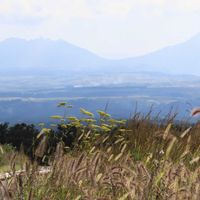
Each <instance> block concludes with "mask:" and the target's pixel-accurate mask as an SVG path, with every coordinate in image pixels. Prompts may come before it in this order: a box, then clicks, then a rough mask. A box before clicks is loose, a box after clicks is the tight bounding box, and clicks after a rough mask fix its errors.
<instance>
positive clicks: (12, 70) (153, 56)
mask: <svg viewBox="0 0 200 200" xmlns="http://www.w3.org/2000/svg"><path fill="white" fill-rule="evenodd" d="M0 69H1V71H0V75H5V74H9V75H44V74H45V75H55V74H57V75H59V74H62V75H63V74H69V75H70V74H72V75H73V74H81V73H84V74H94V73H115V72H116V73H120V72H133V73H134V72H153V73H154V72H159V73H169V74H195V75H200V34H199V35H197V36H195V37H193V38H191V39H190V40H188V41H186V42H184V43H181V44H178V45H174V46H169V47H166V48H163V49H161V50H158V51H155V52H152V53H149V54H147V55H144V56H139V57H133V58H125V59H120V60H111V59H110V60H109V59H105V58H103V57H100V56H98V55H96V54H94V53H92V52H90V51H88V50H86V49H83V48H80V47H78V46H75V45H72V44H70V43H67V42H65V41H63V40H49V39H34V40H25V39H18V38H11V39H6V40H4V41H2V42H0Z"/></svg>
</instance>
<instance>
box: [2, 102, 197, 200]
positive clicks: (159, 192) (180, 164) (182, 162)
mask: <svg viewBox="0 0 200 200" xmlns="http://www.w3.org/2000/svg"><path fill="white" fill-rule="evenodd" d="M59 106H61V107H64V109H65V108H66V109H68V107H69V105H68V104H66V103H61V104H59ZM80 111H81V113H82V114H83V118H81V119H77V118H76V117H74V116H57V115H55V116H52V118H53V119H55V120H59V122H58V123H60V126H61V127H62V128H63V130H67V129H70V128H71V127H75V128H76V131H75V132H72V133H69V134H75V136H74V139H73V145H71V146H65V145H64V142H62V141H60V142H59V143H58V145H57V148H56V151H55V153H54V154H53V155H51V156H50V157H49V158H48V163H49V168H48V170H47V171H45V170H46V168H44V169H43V171H42V170H41V169H40V168H41V167H40V166H38V164H37V162H34V163H30V162H27V163H26V166H25V168H24V171H23V172H21V173H16V172H15V170H13V172H12V176H11V178H10V179H8V180H6V179H5V180H4V181H2V185H1V187H0V188H1V191H2V199H27V200H39V199H41V200H62V199H63V200H64V199H69V200H71V199H74V200H79V199H88V200H90V199H91V200H94V199H98V200H100V199H101V200H103V199H105V200H107V199H108V200H109V199H119V200H125V199H128V200H129V199H130V200H131V199H135V200H140V199H141V200H143V199H144V200H146V199H160V200H161V199H166V200H167V199H172V200H174V199H180V200H182V199H194V200H198V199H199V197H200V137H199V132H200V127H199V125H198V124H196V125H192V126H190V125H189V126H188V125H185V124H183V125H182V124H179V125H177V124H175V123H174V122H173V119H172V118H171V119H168V120H166V121H167V122H168V123H166V122H165V123H157V122H156V120H154V121H153V120H151V119H150V117H149V116H144V117H141V115H138V114H135V116H133V118H132V119H130V120H128V121H125V120H116V119H113V118H112V117H111V116H110V115H109V114H108V113H106V112H104V111H98V115H99V118H98V119H96V118H95V117H94V114H93V113H91V112H89V111H87V110H85V109H81V110H80ZM50 131H51V130H50V129H43V130H42V131H41V133H40V134H39V135H38V140H39V141H40V144H39V145H38V146H37V147H36V151H35V154H36V157H41V158H42V159H44V158H45V156H46V155H45V152H46V150H45V148H46V147H47V146H46V145H45V143H46V141H47V140H48V136H49V134H50ZM46 172H47V173H46Z"/></svg>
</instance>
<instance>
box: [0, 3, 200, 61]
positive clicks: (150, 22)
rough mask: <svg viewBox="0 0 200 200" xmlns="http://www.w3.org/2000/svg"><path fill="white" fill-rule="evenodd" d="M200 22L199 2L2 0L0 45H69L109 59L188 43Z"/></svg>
mask: <svg viewBox="0 0 200 200" xmlns="http://www.w3.org/2000/svg"><path fill="white" fill-rule="evenodd" d="M199 21H200V0H56V1H55V0H0V27H1V29H0V40H4V39H6V38H9V37H20V38H27V39H32V38H38V37H44V38H51V39H64V40H66V41H68V42H71V43H73V44H76V45H78V46H81V47H83V48H87V49H89V50H91V51H93V52H95V53H97V54H99V55H101V56H104V57H108V58H122V57H129V56H137V55H142V54H145V53H147V52H151V51H154V50H156V49H159V48H162V47H164V46H168V45H172V44H176V43H179V42H182V41H185V40H187V39H188V38H190V37H192V36H193V35H196V34H198V33H199V32H200V26H199Z"/></svg>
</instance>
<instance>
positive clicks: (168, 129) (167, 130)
mask: <svg viewBox="0 0 200 200" xmlns="http://www.w3.org/2000/svg"><path fill="white" fill-rule="evenodd" d="M171 128H172V123H170V124H168V126H167V128H166V129H165V132H164V134H163V139H164V140H165V139H166V138H167V136H168V135H169V134H170V130H171Z"/></svg>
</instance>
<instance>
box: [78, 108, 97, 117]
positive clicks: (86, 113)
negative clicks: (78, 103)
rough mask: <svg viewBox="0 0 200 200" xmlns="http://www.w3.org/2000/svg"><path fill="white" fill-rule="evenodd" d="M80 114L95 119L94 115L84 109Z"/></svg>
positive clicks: (81, 109)
mask: <svg viewBox="0 0 200 200" xmlns="http://www.w3.org/2000/svg"><path fill="white" fill-rule="evenodd" d="M80 112H81V113H82V114H84V115H87V116H89V117H94V114H93V113H91V112H89V111H88V110H85V109H84V108H80Z"/></svg>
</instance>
